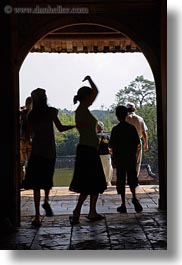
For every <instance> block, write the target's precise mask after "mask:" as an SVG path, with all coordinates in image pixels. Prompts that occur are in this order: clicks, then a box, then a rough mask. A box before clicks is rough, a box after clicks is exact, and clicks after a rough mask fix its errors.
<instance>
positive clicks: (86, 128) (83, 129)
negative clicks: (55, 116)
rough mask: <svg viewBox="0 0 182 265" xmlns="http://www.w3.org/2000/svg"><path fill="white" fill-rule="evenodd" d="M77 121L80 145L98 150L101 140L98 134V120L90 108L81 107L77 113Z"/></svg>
mask: <svg viewBox="0 0 182 265" xmlns="http://www.w3.org/2000/svg"><path fill="white" fill-rule="evenodd" d="M75 121H76V126H77V128H78V131H79V133H80V140H79V143H80V144H81V145H88V146H92V147H94V148H98V144H99V140H98V137H97V133H96V124H97V120H96V118H95V117H94V116H93V115H92V114H91V113H90V111H89V110H88V108H86V107H84V106H82V105H79V106H78V108H77V109H76V111H75Z"/></svg>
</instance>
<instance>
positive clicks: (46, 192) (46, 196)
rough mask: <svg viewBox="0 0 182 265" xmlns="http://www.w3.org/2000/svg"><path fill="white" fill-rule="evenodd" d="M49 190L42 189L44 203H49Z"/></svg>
mask: <svg viewBox="0 0 182 265" xmlns="http://www.w3.org/2000/svg"><path fill="white" fill-rule="evenodd" d="M49 191H50V190H44V193H45V198H44V203H49Z"/></svg>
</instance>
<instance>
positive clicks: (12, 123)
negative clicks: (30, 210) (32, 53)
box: [0, 13, 20, 232]
mask: <svg viewBox="0 0 182 265" xmlns="http://www.w3.org/2000/svg"><path fill="white" fill-rule="evenodd" d="M14 19H15V18H14V17H13V15H9V14H6V13H4V14H3V15H2V22H1V27H0V35H1V36H3V38H2V39H1V60H0V65H1V88H0V101H1V102H0V108H1V111H0V113H1V129H0V139H1V144H0V146H1V169H0V176H1V192H0V202H1V210H0V229H1V230H2V231H3V232H5V231H7V230H10V229H12V228H15V227H16V226H17V225H18V224H19V220H20V218H19V216H20V214H19V213H20V211H19V208H20V203H19V198H20V196H19V187H18V186H19V184H18V183H19V181H18V175H19V174H18V166H17V165H18V159H19V143H18V139H19V137H18V133H19V132H18V127H17V124H18V120H19V110H18V109H19V107H18V106H19V104H18V99H19V94H18V70H17V64H16V60H15V53H16V32H15V31H13V29H15V25H14Z"/></svg>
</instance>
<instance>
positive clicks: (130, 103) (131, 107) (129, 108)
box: [126, 102, 136, 112]
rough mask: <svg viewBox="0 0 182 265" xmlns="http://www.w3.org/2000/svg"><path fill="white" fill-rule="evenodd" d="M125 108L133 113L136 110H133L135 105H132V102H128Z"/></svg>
mask: <svg viewBox="0 0 182 265" xmlns="http://www.w3.org/2000/svg"><path fill="white" fill-rule="evenodd" d="M126 107H127V109H128V112H134V111H135V110H136V108H135V104H134V103H132V102H128V103H127V104H126Z"/></svg>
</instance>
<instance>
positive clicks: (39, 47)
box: [32, 23, 139, 53]
mask: <svg viewBox="0 0 182 265" xmlns="http://www.w3.org/2000/svg"><path fill="white" fill-rule="evenodd" d="M88 25H89V26H91V27H93V25H94V26H97V27H98V28H99V29H100V28H104V29H109V30H110V31H111V28H108V27H104V26H101V25H99V26H98V25H95V24H90V23H89V24H88V23H87V24H85V23H82V24H75V25H71V26H66V27H63V28H59V29H57V30H56V32H58V31H59V34H60V35H61V40H63V41H64V39H65V40H66V41H70V40H71V39H72V38H74V36H72V37H70V34H71V33H70V31H69V36H68V37H69V38H68V37H67V36H66V37H65V35H66V34H65V30H66V32H67V31H68V28H69V30H70V29H71V30H72V31H73V28H74V30H75V28H76V29H77V27H78V26H79V27H80V29H81V28H82V27H84V26H87V30H88ZM62 29H63V32H61V33H60V31H61V30H62ZM53 32H55V31H53ZM53 32H51V33H48V35H50V34H51V35H52V34H53ZM111 32H112V34H113V35H114V34H115V35H117V38H116V37H115V42H116V40H118V39H119V38H120V37H119V35H120V36H123V34H122V33H120V32H118V31H116V30H113V29H112V31H111ZM104 34H107V35H109V34H108V32H104ZM62 35H64V36H62ZM72 35H73V34H72ZM84 37H85V35H84V33H83V32H82V38H81V40H82V41H83V39H84ZM94 37H95V36H94ZM76 38H78V37H76ZM91 38H93V36H92V37H91ZM97 38H98V40H99V41H101V40H102V39H103V36H102V37H99V35H98V36H96V37H95V39H97ZM107 38H108V36H107ZM47 39H48V40H46V36H44V38H43V39H41V40H40V41H38V43H36V44H34V46H33V48H32V50H33V51H34V52H36V51H38V52H39V51H40V52H44V51H46V49H48V48H50V47H49V44H50V43H49V38H47ZM78 39H79V41H80V38H78ZM88 39H89V38H88V36H87V40H88ZM108 39H109V38H108ZM44 40H46V41H47V42H45V43H44ZM53 40H54V39H53ZM53 40H52V42H53ZM54 41H55V40H54ZM79 41H78V42H79ZM105 41H106V40H105ZM127 41H130V45H128V44H127V45H126V44H125V46H123V47H122V46H119V47H120V48H119V49H118V50H117V51H116V50H114V49H116V48H115V47H118V45H115V46H114V48H112V49H111V50H109V48H108V50H106V51H105V52H120V53H121V52H134V51H135V52H136V51H139V48H138V47H137V46H136V44H135V43H134V42H133V41H132V40H129V39H128V40H127ZM46 43H48V47H45V46H43V45H44V44H45V45H46ZM69 44H70V43H69ZM132 45H133V46H132ZM95 46H96V45H95ZM129 46H130V47H129ZM68 47H70V46H68ZM85 47H86V49H88V44H87V46H86V45H85ZM133 47H134V48H133ZM76 48H77V47H76ZM54 49H56V48H55V47H53V51H52V52H58V51H56V50H54ZM64 49H65V51H64V52H70V53H72V52H73V53H75V52H78V53H81V52H86V51H85V50H84V47H82V48H80V50H79V51H77V50H73V49H74V47H73V45H72V48H70V49H72V50H71V51H67V50H66V48H64ZM90 49H91V52H104V49H105V48H104V47H101V48H100V49H102V50H101V51H99V48H98V47H97V50H94V47H91V48H90ZM120 49H123V50H120ZM124 49H125V50H124ZM126 49H127V50H126ZM132 49H133V50H132ZM134 49H135V50H134ZM47 52H48V50H47ZM49 52H51V51H49ZM60 52H61V51H60ZM87 52H89V51H88V50H87Z"/></svg>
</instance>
